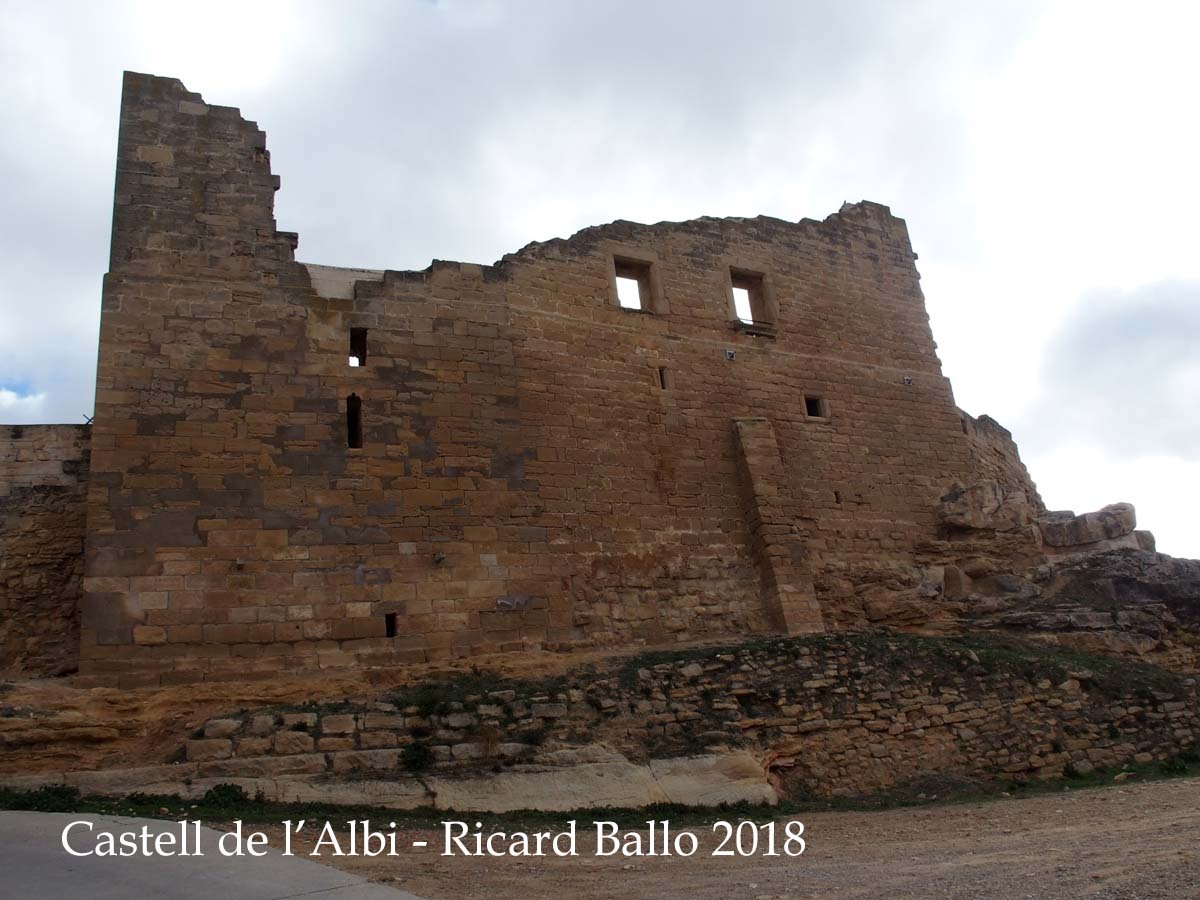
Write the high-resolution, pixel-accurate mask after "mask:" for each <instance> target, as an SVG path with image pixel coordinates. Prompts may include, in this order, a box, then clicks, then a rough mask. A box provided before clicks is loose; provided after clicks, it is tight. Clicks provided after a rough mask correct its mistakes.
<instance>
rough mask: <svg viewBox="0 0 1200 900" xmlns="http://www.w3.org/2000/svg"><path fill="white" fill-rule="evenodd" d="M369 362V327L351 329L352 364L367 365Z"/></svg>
mask: <svg viewBox="0 0 1200 900" xmlns="http://www.w3.org/2000/svg"><path fill="white" fill-rule="evenodd" d="M366 364H367V329H365V328H351V329H350V365H351V366H365V365H366Z"/></svg>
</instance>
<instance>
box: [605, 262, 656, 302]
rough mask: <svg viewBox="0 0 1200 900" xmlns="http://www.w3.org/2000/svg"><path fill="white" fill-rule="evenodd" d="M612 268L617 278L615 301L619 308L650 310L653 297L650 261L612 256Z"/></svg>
mask: <svg viewBox="0 0 1200 900" xmlns="http://www.w3.org/2000/svg"><path fill="white" fill-rule="evenodd" d="M613 269H614V271H615V273H616V278H617V303H619V304H620V306H621V309H640V310H644V311H646V312H650V311H652V310H653V307H654V302H653V301H654V298H653V296H652V295H651V290H650V263H648V262H641V261H639V260H636V259H621V258H619V257H614V258H613Z"/></svg>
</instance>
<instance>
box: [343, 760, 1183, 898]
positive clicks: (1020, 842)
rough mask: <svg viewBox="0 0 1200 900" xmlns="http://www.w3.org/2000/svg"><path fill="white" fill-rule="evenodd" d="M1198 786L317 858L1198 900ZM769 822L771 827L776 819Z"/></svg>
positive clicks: (406, 868)
mask: <svg viewBox="0 0 1200 900" xmlns="http://www.w3.org/2000/svg"><path fill="white" fill-rule="evenodd" d="M1198 809H1200V779H1186V780H1174V781H1163V782H1152V783H1147V784H1131V783H1129V782H1126V783H1124V784H1120V785H1113V786H1110V787H1105V788H1100V789H1094V790H1081V791H1067V792H1063V793H1056V794H1052V795H1044V796H1040V797H1032V798H1028V799H1020V800H1017V799H1011V800H1001V801H997V802H990V803H972V804H962V805H948V806H937V807H925V808H921V809H908V810H892V811H887V812H873V813H872V812H865V813H860V812H825V813H811V814H808V815H805V816H803V817H801V818H802V820H803V821H804V824H805V838H806V841H807V850H806V852H805V853H804V854H803V855H802V856H800V857H798V858H795V859H788V858H786V857H778V858H763V857H758V858H750V859H739V858H713V857H711V856H709V855H707V853H708V851H710V850H711V849H712V848H713V846H715V841H714V840H713V838H712V837H711V835H710V834H709V833H708V831H707V829H704V828H697V827H695V826H693V827H692V828H691V830H693V831H696V832H697V833H698V834H700V835H702V842H703V843H702V849H701V852H700V853H699V854H697V855H695V856H693V857H690V858H686V859H683V858H656V859H650V858H645V857H643V858H641V859H632V860H631V859H627V858H621V857H616V858H605V859H598V858H595V857H594V856H592V846H593V844H594V842H593V841H592V840H591V839H590V835H591V832H590V830H589V831H587V832H586V834H587V835H588V836H589V837H588V838H585V837H584V835H585V831H584V825H585V824H586V825H587V826H588V828H589V829H590V820H587V821H586V823H585V821H583V820H581V821H580V839H579V844H578V846H579V850H580V856H578V857H575V858H567V859H557V858H549V857H548V858H542V859H508V858H504V859H481V858H443V857H442V856H441V855H440V852H441V834H440V832H424V833H422V832H408V831H406V832H404V835H403V836H404V838H405V839H406V841H411V840H413V839H416V840H420V839H426V840H429V841H430V846H429V848H428V849H426V850H423V851H418V850H409V851H407V852H406V853H404V855H402V856H400V857H399V858H394V859H380V860H364V859H341V860H339V859H323V860H322V861H323V862H327V863H329V864H332V865H337V866H339V867H342V868H345V869H347V870H349V871H353V872H356V873H359V874H362V875H366V876H368V877H370V878H372V879H374V880H379V881H383V882H385V883H389V884H391V885H393V886H395V887H402V888H404V889H407V890H410V891H413V892H415V893H417V894H420V895H422V896H424V897H430V898H434V900H450V898H474V897H479V898H488V900H509V898H511V900H541V898H553V900H565V898H585V897H586V898H613V900H616V898H621V900H628V898H642V897H644V898H689V900H708V898H711V900H725V898H730V897H745V898H763V900H766V898H772V900H775V898H796V900H798V898H804V897H830V898H852V897H888V898H928V897H955V898H958V897H963V898H975V897H978V898H1009V897H1011V898H1028V897H1037V898H1041V897H1055V898H1058V897H1092V898H1173V900H1174V898H1187V897H1197V898H1200V812H1198ZM779 824H780V826H782V824H783V821H782V820H781V821H780V823H779Z"/></svg>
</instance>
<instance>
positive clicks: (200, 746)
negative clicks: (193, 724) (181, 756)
mask: <svg viewBox="0 0 1200 900" xmlns="http://www.w3.org/2000/svg"><path fill="white" fill-rule="evenodd" d="M232 755H233V742H232V741H228V740H192V741H188V742H187V758H188V760H189V761H190V762H202V761H204V760H208V759H228V758H229V757H231V756H232Z"/></svg>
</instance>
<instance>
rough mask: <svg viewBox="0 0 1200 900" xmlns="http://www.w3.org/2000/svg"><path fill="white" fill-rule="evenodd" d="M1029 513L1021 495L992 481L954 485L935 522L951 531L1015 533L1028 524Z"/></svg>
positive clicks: (1025, 500)
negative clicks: (947, 526) (952, 529)
mask: <svg viewBox="0 0 1200 900" xmlns="http://www.w3.org/2000/svg"><path fill="white" fill-rule="evenodd" d="M1033 512H1034V511H1033V508H1032V507H1031V506H1030V505H1029V500H1028V499H1027V498H1026V497H1025V495H1024V494H1022V493H1019V492H1016V491H1009V490H1006V489H1005V488H1004V487H1002V486H1001V485H1000V484H998V483H997V482H995V481H988V480H984V481H976V482H974V483H972V484H970V485H963V484H960V483H959V482H955V483H954V484H953V485H952V486H951V488H950V491H949V492H948V493H947V494H946V495H945V496H944V497H942V500H941V505H940V506H939V507H938V519H939V521H941V523H942V524H943V525H949V526H951V527H952V528H962V529H977V530H984V529H988V530H993V531H1015V530H1017V529H1020V528H1022V527H1024V526H1025V525H1028V524H1029V522H1030V521H1031V520H1032V518H1033Z"/></svg>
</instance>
